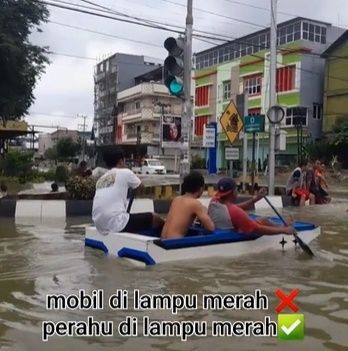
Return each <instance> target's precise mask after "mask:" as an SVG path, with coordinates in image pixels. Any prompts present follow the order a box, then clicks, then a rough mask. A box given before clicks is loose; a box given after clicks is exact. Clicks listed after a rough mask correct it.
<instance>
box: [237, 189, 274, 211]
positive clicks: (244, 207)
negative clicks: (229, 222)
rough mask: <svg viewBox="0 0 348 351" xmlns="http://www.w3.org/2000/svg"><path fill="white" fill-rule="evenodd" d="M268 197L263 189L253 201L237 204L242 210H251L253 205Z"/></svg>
mask: <svg viewBox="0 0 348 351" xmlns="http://www.w3.org/2000/svg"><path fill="white" fill-rule="evenodd" d="M266 195H267V190H266V189H265V188H261V189H260V190H259V192H258V193H257V195H254V196H253V197H252V198H251V199H249V200H246V201H243V202H241V203H239V204H237V206H238V207H240V208H241V209H242V210H251V209H252V205H253V204H254V203H255V202H257V201H259V200H260V199H262V198H263V197H264V196H266Z"/></svg>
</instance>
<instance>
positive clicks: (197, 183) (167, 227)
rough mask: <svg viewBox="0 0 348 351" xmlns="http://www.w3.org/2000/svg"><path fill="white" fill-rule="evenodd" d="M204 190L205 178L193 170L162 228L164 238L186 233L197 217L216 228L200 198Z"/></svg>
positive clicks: (209, 227) (208, 225)
mask: <svg viewBox="0 0 348 351" xmlns="http://www.w3.org/2000/svg"><path fill="white" fill-rule="evenodd" d="M203 190H204V178H203V176H202V175H201V174H200V173H198V172H191V173H190V174H189V175H187V176H186V177H185V178H184V181H183V183H182V191H181V193H182V195H181V196H178V197H176V198H175V199H174V200H173V202H172V204H171V206H170V209H169V213H168V216H167V219H166V222H165V224H164V227H163V229H162V233H161V238H162V239H175V238H181V237H183V236H185V235H186V233H187V231H188V229H189V227H190V226H191V225H192V223H193V221H194V220H195V218H196V217H197V218H198V219H199V221H200V222H201V225H202V226H203V227H204V228H205V229H207V230H209V231H213V230H214V229H215V227H214V223H213V221H212V220H211V219H210V217H209V216H208V211H207V209H206V208H205V207H204V206H203V205H202V204H201V202H200V201H199V200H198V199H199V198H200V197H201V196H202V194H203Z"/></svg>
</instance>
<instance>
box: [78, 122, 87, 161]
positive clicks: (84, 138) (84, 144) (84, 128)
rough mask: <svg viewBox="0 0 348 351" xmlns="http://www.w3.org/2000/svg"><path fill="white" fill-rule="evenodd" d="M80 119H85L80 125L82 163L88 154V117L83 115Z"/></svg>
mask: <svg viewBox="0 0 348 351" xmlns="http://www.w3.org/2000/svg"><path fill="white" fill-rule="evenodd" d="M79 117H82V118H83V124H79V126H80V127H82V161H84V160H85V154H86V118H87V116H85V115H82V116H79Z"/></svg>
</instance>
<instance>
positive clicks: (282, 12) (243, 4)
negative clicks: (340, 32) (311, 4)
mask: <svg viewBox="0 0 348 351" xmlns="http://www.w3.org/2000/svg"><path fill="white" fill-rule="evenodd" d="M225 1H226V2H229V3H231V4H237V5H241V6H246V7H250V8H254V9H258V10H261V11H267V12H271V10H270V9H269V8H267V7H261V6H256V5H252V4H247V3H245V2H241V1H235V0H225ZM277 13H278V14H280V15H284V16H288V17H303V15H297V14H294V13H289V12H285V11H277ZM332 24H334V25H338V26H341V27H342V26H343V27H348V25H347V24H341V23H332Z"/></svg>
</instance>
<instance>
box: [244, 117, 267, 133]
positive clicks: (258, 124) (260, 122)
mask: <svg viewBox="0 0 348 351" xmlns="http://www.w3.org/2000/svg"><path fill="white" fill-rule="evenodd" d="M264 131H265V116H263V115H258V116H245V117H244V132H245V133H261V132H264Z"/></svg>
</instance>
